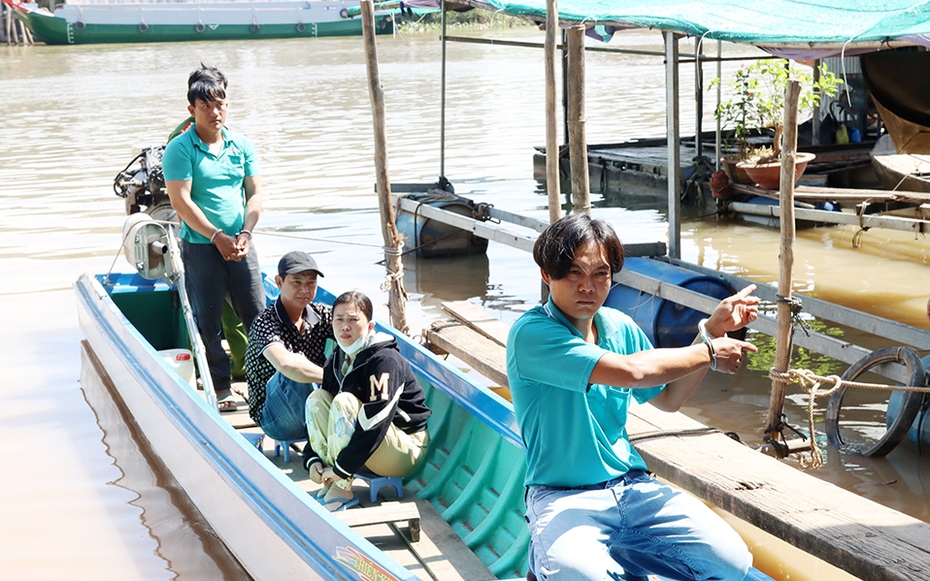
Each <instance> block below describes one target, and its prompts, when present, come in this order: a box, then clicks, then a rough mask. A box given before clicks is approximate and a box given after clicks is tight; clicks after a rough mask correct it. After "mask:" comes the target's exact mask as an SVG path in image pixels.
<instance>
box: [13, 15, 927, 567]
mask: <svg viewBox="0 0 930 581" xmlns="http://www.w3.org/2000/svg"><path fill="white" fill-rule="evenodd" d="M471 34H483V35H485V36H496V37H501V36H505V35H506V36H507V37H511V38H513V37H519V38H521V39H527V38H535V39H539V40H540V41H541V35H540V33H538V32H537V31H535V30H533V29H524V30H518V31H497V32H494V33H489V32H484V33H474V32H472V33H471ZM437 36H438V35H437V33H435V32H428V33H419V34H408V35H398V36H396V37H394V38H391V37H382V38H379V39H378V51H379V58H380V62H381V67H380V71H381V78H382V82H383V85H384V90H385V100H386V110H387V128H388V132H389V135H388V145H389V155H390V175H391V179H392V181H393V182H432V181H435V179H436V178H437V176H438V175H439V172H440V132H439V119H440V107H439V100H440V50H441V47H440V44H439V42H438V41H437ZM620 44H622V46H626V47H635V48H642V49H648V50H661V49H662V46H661V37H660V36H659V35H658V34H657V33H650V32H636V33H630V34H626V35H625V36H624V38H623V40H622V42H621V43H620ZM683 50H692V48H688V45H687V44H686V43H683ZM728 50H731V51H732V50H733V49H728ZM742 50H744V51H745V50H746V49H742ZM0 54H2V58H0V97H2V102H3V104H4V107H3V110H2V113H0V196H2V199H3V203H4V210H3V212H2V213H0V233H2V237H0V272H2V273H3V276H2V279H0V294H2V296H3V300H2V303H0V314H2V317H3V321H4V323H5V326H6V329H7V332H6V333H4V334H3V337H2V339H0V342H2V350H0V352H2V353H3V357H2V359H0V361H2V362H3V368H4V371H5V373H4V374H3V377H4V380H5V381H4V382H3V386H2V387H0V393H2V395H3V405H2V407H0V455H2V456H0V457H2V458H3V459H4V471H3V473H4V476H3V478H0V498H2V499H3V500H2V501H0V571H3V572H4V577H5V578H15V579H57V578H62V577H64V576H70V577H72V578H93V579H129V578H144V579H188V580H190V579H212V578H217V579H219V578H227V579H235V578H240V577H241V575H242V572H241V571H240V570H238V569H237V568H236V566H235V563H232V562H231V559H229V557H228V555H224V552H223V549H222V547H221V546H220V547H218V546H216V545H215V543H212V542H211V540H210V538H209V537H210V535H209V532H208V531H205V529H204V527H203V523H199V522H197V521H196V517H195V516H192V515H191V514H190V513H189V511H187V509H186V508H185V506H184V503H183V502H180V501H177V500H176V494H175V492H174V491H173V490H171V488H170V485H166V484H165V478H164V475H160V474H158V473H157V470H153V469H152V468H151V467H150V466H149V465H148V462H147V461H146V459H145V455H144V454H143V453H140V451H139V450H138V448H137V447H136V446H135V445H133V444H132V443H131V440H132V438H131V436H130V434H131V432H132V430H131V425H128V424H127V423H126V422H125V420H124V418H123V417H122V416H121V415H120V414H119V412H118V410H116V409H114V407H113V405H112V402H108V399H107V396H106V392H105V391H104V390H103V387H102V385H101V384H100V381H99V380H98V379H96V378H95V377H93V376H92V374H85V375H84V377H83V379H82V375H81V355H80V341H81V339H82V335H81V332H80V330H79V328H78V326H77V320H76V316H75V304H74V297H73V293H72V291H71V289H70V285H71V283H72V282H73V281H74V280H75V279H76V278H77V277H78V276H79V275H80V274H81V273H82V272H85V271H93V272H102V271H106V270H108V269H110V268H111V266H112V265H114V264H115V265H116V269H117V270H126V269H127V266H128V265H126V263H125V261H124V260H123V259H122V258H121V257H119V256H118V252H117V251H118V248H117V244H118V241H119V237H120V232H121V228H122V223H123V220H124V218H125V216H124V210H123V204H122V200H120V199H119V198H117V197H116V196H115V195H114V194H113V191H112V188H111V184H112V180H113V177H114V176H115V175H116V173H117V172H118V171H119V170H121V169H122V168H123V167H124V166H125V165H126V164H127V163H128V162H129V161H130V160H131V159H132V158H133V157H134V156H135V155H136V154H137V153H138V151H139V150H140V149H141V148H142V147H146V146H149V145H154V144H159V143H163V142H164V140H165V138H166V136H167V134H168V132H169V131H170V130H171V129H172V128H173V127H174V126H175V125H176V124H177V123H178V122H179V121H180V120H181V119H183V118H184V117H185V116H186V115H187V113H186V101H185V97H184V95H185V90H186V84H185V83H186V78H187V74H188V72H189V71H190V70H192V69H193V68H195V67H196V66H197V64H198V63H199V62H201V61H202V62H204V63H208V64H210V65H214V66H218V67H220V68H221V69H222V70H223V71H224V72H225V73H226V74H227V76H228V77H229V79H230V91H229V98H230V108H229V120H228V123H229V125H230V126H231V127H233V128H234V129H236V130H238V131H241V132H243V133H245V134H247V135H249V136H250V137H251V138H252V139H253V140H254V141H255V143H256V146H257V149H258V151H259V153H260V156H261V159H262V173H263V180H264V183H265V192H266V195H265V211H264V213H263V215H262V219H261V222H260V224H259V226H260V227H259V229H258V230H259V231H258V232H257V235H256V246H257V248H258V250H259V253H260V255H261V256H262V258H263V262H264V263H266V264H269V265H271V264H274V262H275V261H276V260H277V258H278V257H279V256H280V255H281V254H283V253H284V252H286V251H287V250H290V249H293V248H301V249H305V250H308V251H310V252H312V253H314V255H315V256H316V257H317V260H318V262H319V263H320V265H321V268H322V269H323V271H324V273H325V275H326V276H325V281H324V282H325V286H326V287H327V288H328V289H330V290H332V291H335V292H340V291H343V290H347V289H352V288H358V289H361V290H363V291H365V292H367V293H369V294H370V295H372V296H373V297H375V298H379V299H383V295H381V294H379V291H378V286H379V284H380V282H381V280H382V278H383V268H382V267H380V266H378V264H377V263H378V261H379V260H380V259H381V257H382V255H381V250H380V243H381V239H380V236H381V234H380V226H379V222H378V219H377V213H378V210H377V200H376V198H375V196H374V194H373V183H374V168H373V150H372V143H373V139H372V129H371V112H370V104H369V98H368V91H367V84H366V77H365V63H364V60H363V58H364V57H363V50H362V45H361V40H360V39H357V38H354V39H318V40H295V41H289V40H278V41H261V42H250V43H244V42H243V43H240V42H227V43H191V44H165V45H115V46H71V47H46V46H42V45H37V46H34V47H29V48H25V47H0ZM448 58H449V65H448V76H449V81H448V93H447V113H446V119H447V132H446V148H445V153H446V155H445V175H446V176H447V177H448V178H449V179H450V180H451V181H452V182H453V183H454V184H455V187H456V191H457V192H458V193H460V194H463V195H466V196H469V197H472V198H473V199H475V200H476V201H481V202H488V203H493V204H494V205H495V206H496V207H498V208H501V209H505V210H509V211H513V212H518V213H523V214H527V215H530V216H534V217H537V218H540V219H546V218H547V211H546V198H545V194H544V193H543V192H542V191H541V190H540V187H539V185H538V184H537V183H536V182H535V181H533V178H532V175H533V173H532V172H533V169H532V153H533V146H535V145H540V144H543V143H544V141H545V130H544V122H543V119H544V117H543V104H544V95H543V79H544V76H543V62H542V59H543V56H542V52H541V51H538V50H535V49H524V48H503V47H490V46H477V45H462V44H450V45H449V47H448ZM735 66H738V65H736V64H728V68H732V67H735ZM708 72H710V67H708ZM587 74H588V84H587V97H588V98H587V116H588V138H589V142H611V141H622V140H626V139H632V138H636V137H647V136H658V135H661V134H662V133H663V131H664V123H665V121H664V88H663V87H664V69H663V66H662V61H661V58H657V57H647V56H618V55H609V54H601V53H592V54H590V55H589V57H588V62H587ZM682 84H683V87H691V86H693V72H692V70H691V69H690V67H687V66H686V67H683V68H682ZM686 92H687V91H686ZM708 109H709V107H708ZM693 118H694V113H693V107H692V106H691V105H690V102H689V101H688V99H683V102H682V123H683V126H684V127H689V126H691V125H693ZM705 123H706V125H707V126H710V125H711V123H712V119H711V117H710V116H709V115H708V116H707V119H706V121H705ZM685 132H687V130H685ZM594 200H595V206H596V209H595V215H598V216H601V217H604V218H606V219H608V220H610V221H611V222H612V223H613V224H614V226H615V228H616V229H617V231H618V232H619V233H620V235H621V237H622V238H623V240H624V241H625V242H651V241H656V240H665V239H666V223H665V212H664V210H656V209H655V208H654V207H653V206H654V204H653V203H652V202H651V201H650V202H646V203H644V202H642V201H639V200H623V201H619V200H611V201H609V202H608V201H605V200H602V199H600V197H599V196H597V195H595V197H594ZM621 205H622V206H625V207H621ZM854 234H855V231H853V230H851V229H846V228H828V229H816V230H808V231H802V232H799V235H798V241H797V250H796V256H797V258H796V260H797V262H796V266H795V270H794V275H795V278H796V284H795V289H796V290H800V291H805V292H810V293H812V294H815V295H817V296H819V297H821V298H825V299H829V300H835V301H837V302H840V303H842V304H845V305H847V306H851V307H856V308H861V309H863V310H870V311H872V312H876V313H878V314H881V315H883V316H886V317H888V318H892V319H896V320H900V321H902V322H906V323H909V324H912V325H916V326H920V327H923V328H926V325H927V322H926V319H925V316H924V304H925V302H926V299H927V293H928V288H930V284H928V282H930V276H928V274H930V257H928V252H927V250H928V247H927V242H926V240H924V239H917V240H915V239H914V238H913V236H906V235H895V234H887V233H883V232H868V233H866V234H865V236H864V237H863V238H862V244H861V245H860V246H859V248H857V249H853V248H852V244H851V240H852V237H853V235H854ZM682 249H683V258H685V259H686V260H690V261H695V262H700V263H702V264H704V265H707V266H712V267H715V268H719V269H722V270H726V271H729V272H735V273H739V274H742V275H745V276H749V277H752V278H756V279H757V280H759V281H760V282H762V283H765V284H772V283H774V281H775V280H776V278H777V272H778V266H777V255H778V234H777V231H775V230H769V229H765V228H761V227H756V226H747V225H734V224H722V223H717V222H716V221H715V220H714V219H713V218H707V219H697V220H692V221H689V222H688V223H687V224H686V225H685V227H684V231H683V234H682ZM407 269H408V274H407V275H406V278H405V284H406V286H407V289H408V291H409V292H410V295H411V303H410V305H409V307H408V309H409V311H408V316H409V319H410V321H411V328H412V329H414V330H417V329H422V328H423V327H425V326H427V325H428V323H429V321H430V320H431V319H433V318H436V317H439V316H441V315H440V309H439V303H440V302H441V301H443V300H452V299H456V300H471V301H473V302H476V303H478V304H481V305H482V306H484V307H485V308H486V309H488V310H490V311H492V312H494V313H496V314H497V315H498V316H499V317H500V318H501V319H502V320H504V321H507V322H510V321H513V320H514V319H516V317H517V316H519V314H520V313H521V312H523V311H524V310H526V309H527V308H529V307H530V306H532V305H533V304H535V303H536V302H537V301H538V300H539V291H540V287H539V276H538V270H537V269H536V268H535V266H534V265H533V263H532V260H531V258H530V257H529V256H528V255H527V254H526V253H524V252H521V251H518V250H513V249H510V248H507V247H504V246H501V245H497V244H494V243H492V244H491V245H490V247H489V250H488V257H487V259H485V258H483V257H481V258H477V259H465V260H457V261H449V262H436V261H432V262H431V261H426V260H419V261H409V262H408V263H407ZM383 302H384V301H383V300H379V301H378V303H383ZM380 315H381V316H385V315H386V313H385V309H384V308H383V307H380ZM838 332H842V330H839V331H838ZM753 340H756V341H758V342H759V344H760V345H763V344H764V343H765V341H764V340H762V339H760V338H757V337H756V338H754V339H753ZM879 346H882V345H874V347H879ZM823 365H825V366H826V367H825V368H830V369H836V370H838V371H841V370H842V369H841V368H839V367H838V366H836V365H835V364H831V363H830V362H823ZM831 365H832V367H831ZM767 369H768V363H766V362H765V361H764V360H763V359H762V358H760V359H759V361H758V362H756V363H755V364H751V365H750V366H749V368H748V369H745V370H744V371H743V372H741V374H740V375H739V376H738V377H735V378H733V377H724V376H716V377H712V378H711V379H709V380H708V382H707V385H706V386H705V387H704V388H702V390H701V391H700V392H699V393H698V394H697V395H696V396H695V397H694V398H693V400H692V401H691V402H689V406H688V408H687V409H686V410H685V411H686V412H687V413H689V415H692V416H693V417H696V418H697V419H700V420H702V421H704V422H706V423H708V424H711V425H715V426H718V427H722V428H725V429H727V430H734V431H736V432H738V433H739V434H740V435H742V436H743V438H744V439H745V440H746V441H748V442H751V443H755V442H757V441H758V439H759V436H760V432H761V430H762V428H763V427H764V420H765V414H766V408H767V405H768V389H769V383H770V382H769V380H768V379H766V375H767ZM788 413H789V417H790V419H791V421H792V423H794V424H796V425H797V424H801V423H802V422H803V418H804V417H805V416H806V411H805V408H804V407H803V398H800V397H798V396H796V395H791V396H789V403H788ZM830 455H831V456H835V454H833V453H831V454H830ZM829 460H830V462H829V463H828V466H827V467H826V468H824V469H821V470H820V471H818V473H817V474H818V476H821V477H823V478H826V479H829V480H831V481H834V482H837V483H839V484H841V485H843V486H845V487H847V488H850V489H852V490H854V491H856V492H859V493H861V494H863V495H866V496H868V497H870V498H873V499H875V500H877V501H879V502H883V503H886V504H890V505H892V506H895V507H896V508H898V509H900V510H903V511H905V512H907V513H909V514H912V515H914V516H916V517H918V518H921V519H924V520H928V519H930V513H928V510H927V505H926V502H925V499H924V496H925V491H926V490H927V487H928V486H930V479H928V475H927V473H926V463H925V462H922V461H920V460H919V459H918V458H917V457H916V455H915V454H913V453H912V452H910V451H908V450H906V449H903V448H899V449H898V450H896V451H895V452H894V453H892V454H891V455H890V456H889V457H888V459H886V460H880V461H879V460H876V461H867V460H864V459H861V458H857V457H843V456H840V457H837V458H834V457H830V458H829ZM172 499H175V500H172ZM204 555H207V556H208V558H204Z"/></svg>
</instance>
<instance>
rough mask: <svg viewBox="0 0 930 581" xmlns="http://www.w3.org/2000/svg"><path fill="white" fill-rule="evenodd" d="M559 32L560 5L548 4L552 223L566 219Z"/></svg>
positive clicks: (552, 1) (551, 1)
mask: <svg viewBox="0 0 930 581" xmlns="http://www.w3.org/2000/svg"><path fill="white" fill-rule="evenodd" d="M558 31H559V2H558V0H548V1H547V3H546V51H545V52H546V193H547V194H548V196H549V222H550V223H552V222H555V221H556V220H558V219H559V218H561V217H562V185H561V181H560V180H559V144H558V140H559V129H558V120H557V119H556V95H555V54H556V50H558V48H557V45H558V42H557V40H556V38H555V35H556V34H557V33H558Z"/></svg>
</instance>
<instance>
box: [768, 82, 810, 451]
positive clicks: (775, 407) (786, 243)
mask: <svg viewBox="0 0 930 581" xmlns="http://www.w3.org/2000/svg"><path fill="white" fill-rule="evenodd" d="M800 94H801V84H800V83H799V82H798V81H796V80H793V79H792V80H789V81H788V86H787V87H785V118H784V129H783V130H782V150H781V176H780V178H779V179H780V180H781V181H780V183H779V192H778V206H779V209H780V214H779V215H780V218H781V246H780V248H779V253H778V296H780V297H783V298H782V300H780V301H779V302H778V313H777V328H776V332H775V370H776V371H781V372H785V371H788V364H789V363H790V359H791V305H789V304H788V302H787V301H788V300H790V299H791V285H792V281H791V270H792V268H793V267H794V234H795V225H794V164H795V158H796V157H797V150H798V97H799V96H800ZM785 387H786V384H785V383H783V382H781V381H776V380H774V379H773V380H772V395H771V398H770V399H769V415H768V419H767V420H766V421H767V426H766V429H765V435H766V436H769V437H770V438H772V439H773V440H778V439H779V436H780V435H781V432H780V431H779V430H777V429H775V426H776V425H777V424H778V423H779V420H780V418H781V414H782V410H783V409H784V406H785Z"/></svg>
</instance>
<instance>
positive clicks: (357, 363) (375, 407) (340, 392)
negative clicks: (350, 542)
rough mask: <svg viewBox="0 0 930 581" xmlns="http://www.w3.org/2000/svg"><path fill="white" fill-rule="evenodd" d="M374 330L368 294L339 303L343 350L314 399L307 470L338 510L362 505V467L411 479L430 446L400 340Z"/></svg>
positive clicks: (425, 412) (419, 391)
mask: <svg viewBox="0 0 930 581" xmlns="http://www.w3.org/2000/svg"><path fill="white" fill-rule="evenodd" d="M374 328H375V324H374V321H372V307H371V301H370V300H369V299H368V297H366V296H365V295H363V294H362V293H359V292H355V291H352V292H347V293H343V294H342V295H340V296H339V298H337V299H336V300H335V301H334V302H333V334H334V335H335V337H336V342H337V343H339V349H336V351H335V352H334V353H333V354H332V356H331V357H330V358H329V359H327V361H326V363H325V364H324V366H323V388H322V389H318V390H316V391H314V392H313V393H312V394H310V397H309V398H307V432H308V434H309V443H308V444H307V449H306V450H305V451H304V466H306V467H307V470H308V471H309V472H310V478H311V479H312V480H313V481H314V482H318V483H322V484H323V485H324V487H323V490H322V491H321V492H320V493H318V495H317V498H320V495H321V494H322V499H321V502H322V504H324V505H326V506H327V508H329V509H330V510H343V509H346V508H350V507H352V506H355V505H357V504H358V499H356V498H354V497H353V495H352V475H353V474H355V472H357V471H358V470H359V469H361V468H362V467H364V468H365V469H366V470H368V471H370V472H374V473H375V474H378V475H380V476H399V477H402V478H403V477H408V476H411V475H413V473H415V472H416V470H417V468H418V467H419V465H420V461H421V460H422V459H423V457H424V456H425V452H426V449H427V447H428V446H429V435H428V434H427V432H426V420H427V419H428V418H429V416H430V410H429V408H428V407H426V402H425V396H424V393H423V388H422V387H420V384H419V383H418V382H417V380H416V377H414V375H413V370H411V369H410V364H409V363H407V361H406V360H405V359H404V358H403V357H402V356H401V355H400V352H399V351H398V350H397V340H396V339H395V338H394V337H392V336H390V335H387V334H384V333H377V332H375V330H374Z"/></svg>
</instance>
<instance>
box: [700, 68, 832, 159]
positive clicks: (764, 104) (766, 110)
mask: <svg viewBox="0 0 930 581" xmlns="http://www.w3.org/2000/svg"><path fill="white" fill-rule="evenodd" d="M789 79H796V80H797V81H799V82H800V83H801V95H800V97H799V100H798V109H799V110H800V111H811V110H812V109H813V108H814V107H816V106H817V105H818V104H819V103H820V96H821V95H829V96H831V97H832V96H834V95H836V93H837V91H838V90H839V86H840V83H842V82H843V81H842V80H841V79H839V78H837V76H836V75H834V74H833V73H831V72H830V71H828V70H827V68H826V65H821V66H820V78H819V79H817V81H814V75H813V73H812V71H811V70H810V69H807V68H806V67H805V68H801V67H796V66H792V65H791V64H790V63H789V61H787V60H785V59H766V60H759V61H756V62H754V63H753V64H751V65H749V66H748V67H740V68H739V70H737V71H736V74H735V75H734V76H733V80H732V81H731V83H730V91H729V93H730V98H729V99H728V100H726V101H723V102H721V103H720V105H718V106H717V109H716V111H715V116H716V117H717V119H719V120H720V122H721V125H722V126H723V127H724V128H725V129H727V130H729V131H731V132H732V136H733V139H734V141H735V143H736V144H737V145H738V147H739V153H738V159H740V160H756V163H757V164H764V163H770V162H776V161H778V159H779V156H780V155H781V135H782V131H783V129H784V127H783V123H784V116H785V87H787V85H788V80H789ZM718 83H720V79H714V80H713V81H712V82H711V87H713V86H716V85H717V84H718ZM760 128H761V129H771V130H773V131H774V133H775V137H774V140H773V147H772V148H768V147H761V148H754V147H752V146H751V145H750V144H749V141H748V138H749V136H750V134H751V133H752V131H753V130H755V129H760Z"/></svg>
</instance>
